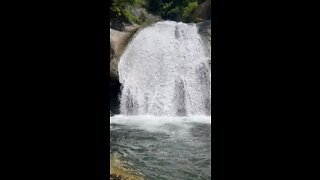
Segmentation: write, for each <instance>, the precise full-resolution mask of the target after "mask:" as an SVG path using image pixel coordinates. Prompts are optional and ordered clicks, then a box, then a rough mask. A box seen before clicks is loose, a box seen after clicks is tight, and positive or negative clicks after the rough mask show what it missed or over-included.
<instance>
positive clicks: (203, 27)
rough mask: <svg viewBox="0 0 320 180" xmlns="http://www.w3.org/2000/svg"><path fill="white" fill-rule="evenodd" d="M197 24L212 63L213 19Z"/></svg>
mask: <svg viewBox="0 0 320 180" xmlns="http://www.w3.org/2000/svg"><path fill="white" fill-rule="evenodd" d="M197 26H198V29H199V34H200V35H201V37H202V40H203V43H204V47H205V49H206V53H207V56H208V57H210V59H209V64H210V65H211V20H208V21H203V22H200V23H197Z"/></svg>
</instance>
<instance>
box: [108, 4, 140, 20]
mask: <svg viewBox="0 0 320 180" xmlns="http://www.w3.org/2000/svg"><path fill="white" fill-rule="evenodd" d="M144 2H145V0H111V12H112V13H113V14H114V15H115V16H117V17H121V18H123V19H124V20H125V21H127V22H133V23H140V20H139V18H138V17H136V16H134V15H133V14H132V12H131V10H132V8H133V7H138V6H142V5H143V4H144Z"/></svg>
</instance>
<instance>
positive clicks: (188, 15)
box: [147, 0, 204, 22]
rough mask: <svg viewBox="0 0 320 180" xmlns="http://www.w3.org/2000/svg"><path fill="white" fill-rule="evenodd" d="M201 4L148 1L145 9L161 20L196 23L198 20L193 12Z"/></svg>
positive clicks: (190, 0)
mask: <svg viewBox="0 0 320 180" xmlns="http://www.w3.org/2000/svg"><path fill="white" fill-rule="evenodd" d="M202 2H204V0H148V2H147V8H148V10H149V11H150V12H153V13H155V14H158V15H160V16H161V17H162V18H163V19H167V20H175V21H183V22H197V21H199V20H200V19H199V18H198V17H197V16H196V15H195V14H194V11H195V9H196V8H197V7H198V5H199V4H200V3H202Z"/></svg>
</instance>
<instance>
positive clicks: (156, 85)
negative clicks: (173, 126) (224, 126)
mask: <svg viewBox="0 0 320 180" xmlns="http://www.w3.org/2000/svg"><path fill="white" fill-rule="evenodd" d="M209 58H211V57H207V56H206V53H205V48H204V45H203V43H202V39H201V37H200V35H199V34H198V28H197V26H196V25H195V24H185V23H177V22H172V21H165V22H159V23H156V24H154V25H153V26H150V27H146V28H144V29H142V30H140V31H139V32H138V34H137V35H136V36H135V37H134V38H133V40H132V41H131V42H130V43H129V45H128V47H127V49H126V50H125V52H124V54H123V55H122V57H121V58H120V62H119V66H118V71H119V81H120V83H121V84H122V92H121V98H120V111H121V114H124V115H153V116H191V115H192V116H194V115H206V116H208V115H209V116H210V115H211V69H210V66H209V64H208V60H209Z"/></svg>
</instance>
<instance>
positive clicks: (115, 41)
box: [109, 25, 140, 114]
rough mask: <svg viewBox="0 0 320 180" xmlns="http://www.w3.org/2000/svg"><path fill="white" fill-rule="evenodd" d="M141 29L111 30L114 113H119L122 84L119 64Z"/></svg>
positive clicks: (111, 102) (111, 107)
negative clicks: (126, 48) (128, 45)
mask: <svg viewBox="0 0 320 180" xmlns="http://www.w3.org/2000/svg"><path fill="white" fill-rule="evenodd" d="M139 28H140V26H138V25H131V26H126V27H124V28H123V31H118V30H115V29H110V60H109V63H110V84H109V86H110V87H109V88H110V100H111V101H110V110H111V112H112V113H115V114H118V113H119V101H118V96H119V93H120V83H119V80H118V79H119V76H118V63H119V59H120V56H121V54H122V53H123V51H124V49H125V47H126V45H127V44H128V42H129V41H130V38H131V37H132V36H133V35H134V33H135V32H136V31H137V30H138V29H139Z"/></svg>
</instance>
